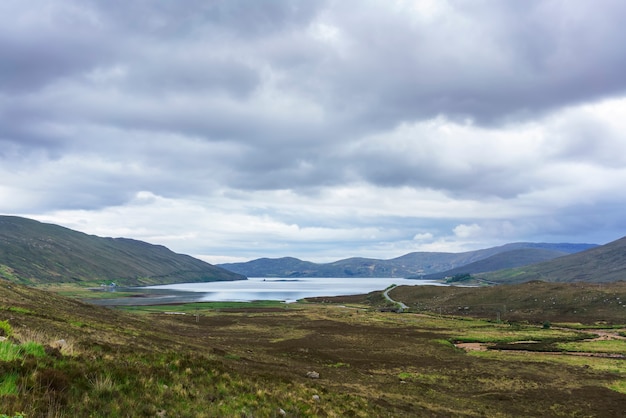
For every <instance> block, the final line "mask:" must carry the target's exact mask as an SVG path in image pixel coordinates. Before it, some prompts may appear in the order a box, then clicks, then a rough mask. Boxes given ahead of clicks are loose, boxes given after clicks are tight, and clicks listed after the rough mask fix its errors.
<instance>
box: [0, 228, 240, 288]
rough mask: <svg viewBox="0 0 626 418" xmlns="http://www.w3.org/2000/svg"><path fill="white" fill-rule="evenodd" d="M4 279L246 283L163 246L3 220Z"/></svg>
mask: <svg viewBox="0 0 626 418" xmlns="http://www.w3.org/2000/svg"><path fill="white" fill-rule="evenodd" d="M0 278H3V279H7V280H12V281H15V282H20V283H25V284H41V283H63V282H76V283H79V282H98V281H108V282H110V281H115V282H116V283H118V284H123V285H150V284H167V283H181V282H208V281H218V280H242V279H245V278H246V277H245V276H242V275H241V274H237V273H233V272H231V271H227V270H224V269H222V268H220V267H216V266H213V265H211V264H209V263H206V262H204V261H201V260H198V259H195V258H193V257H190V256H188V255H182V254H176V253H174V252H172V251H170V250H169V249H167V248H166V247H163V246H161V245H152V244H148V243H146V242H143V241H137V240H133V239H127V238H101V237H97V236H95V235H87V234H84V233H82V232H77V231H73V230H71V229H68V228H64V227H61V226H58V225H53V224H47V223H42V222H38V221H34V220H32V219H26V218H20V217H16V216H0Z"/></svg>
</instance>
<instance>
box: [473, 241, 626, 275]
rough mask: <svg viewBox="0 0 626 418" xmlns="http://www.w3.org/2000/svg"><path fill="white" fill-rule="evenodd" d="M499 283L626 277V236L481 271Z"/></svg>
mask: <svg viewBox="0 0 626 418" xmlns="http://www.w3.org/2000/svg"><path fill="white" fill-rule="evenodd" d="M480 277H482V278H484V279H486V280H489V281H493V282H499V283H521V282H527V281H531V280H542V281H546V282H590V283H602V282H614V281H618V280H626V237H624V238H620V239H618V240H616V241H613V242H610V243H608V244H605V245H601V246H599V247H595V248H591V249H589V250H586V251H583V252H580V253H576V254H571V255H568V256H565V257H559V258H555V259H553V260H550V261H545V262H542V263H538V264H533V265H529V266H525V267H519V268H515V269H507V270H501V271H497V272H492V273H486V274H481V275H480Z"/></svg>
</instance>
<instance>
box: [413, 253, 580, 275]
mask: <svg viewBox="0 0 626 418" xmlns="http://www.w3.org/2000/svg"><path fill="white" fill-rule="evenodd" d="M567 254H568V253H566V252H563V251H556V250H546V249H542V248H520V249H517V250H511V251H505V252H503V253H498V254H495V255H492V256H491V257H488V258H485V259H483V260H479V261H475V262H473V263H469V264H466V265H464V266H461V267H457V268H454V269H452V270H447V271H444V272H441V273H434V274H428V275H426V276H424V278H425V279H442V278H444V277H453V276H455V275H458V274H476V273H484V272H489V271H496V270H502V269H506V268H514V267H521V266H527V265H529V264H535V263H540V262H542V261H547V260H552V259H554V258H557V257H563V256H565V255H567Z"/></svg>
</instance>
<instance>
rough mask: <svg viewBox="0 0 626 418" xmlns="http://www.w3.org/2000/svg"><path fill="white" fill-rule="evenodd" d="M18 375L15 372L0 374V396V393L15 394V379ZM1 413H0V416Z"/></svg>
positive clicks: (16, 390) (0, 394)
mask: <svg viewBox="0 0 626 418" xmlns="http://www.w3.org/2000/svg"><path fill="white" fill-rule="evenodd" d="M18 378H19V375H18V374H17V373H7V374H4V375H0V396H2V395H17V394H18V392H19V391H18V388H17V379H18ZM1 416H2V415H0V417H1Z"/></svg>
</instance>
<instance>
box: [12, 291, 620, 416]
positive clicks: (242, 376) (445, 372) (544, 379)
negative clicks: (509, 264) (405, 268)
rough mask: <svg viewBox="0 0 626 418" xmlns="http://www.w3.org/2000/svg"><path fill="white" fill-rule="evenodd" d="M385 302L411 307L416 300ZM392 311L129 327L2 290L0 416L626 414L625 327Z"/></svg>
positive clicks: (307, 310)
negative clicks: (464, 346) (466, 346)
mask: <svg viewBox="0 0 626 418" xmlns="http://www.w3.org/2000/svg"><path fill="white" fill-rule="evenodd" d="M511 289H513V290H511V292H513V294H512V298H513V297H516V296H515V295H516V293H515V292H516V288H511ZM423 291H424V292H426V293H427V294H428V295H429V296H428V297H429V298H432V295H431V294H430V292H431V289H423ZM432 291H433V292H437V290H432ZM390 294H391V295H392V296H393V297H394V298H395V299H396V300H402V299H400V298H399V296H406V300H402V301H403V302H405V303H407V304H409V305H411V303H414V301H413V300H412V299H410V298H409V294H408V293H407V289H394V290H392V291H391V292H390ZM547 295H548V294H547ZM437 297H440V298H444V295H443V294H442V295H439V296H437ZM547 297H555V296H554V295H552V296H550V295H548V296H547ZM616 297H620V296H616ZM470 299H471V298H470ZM441 300H443V299H441ZM468 300H469V299H468ZM384 304H385V301H384V299H383V298H382V296H381V294H380V292H375V293H372V294H370V295H362V296H355V297H344V298H323V299H317V300H311V301H308V302H302V303H297V304H290V305H284V304H278V303H275V302H274V303H259V304H234V305H233V304H221V305H215V304H199V303H196V304H188V305H178V306H172V305H168V306H165V307H163V306H162V307H150V306H147V307H135V308H132V312H127V311H124V310H116V309H110V308H103V307H99V306H93V305H89V304H85V303H82V302H79V301H77V300H74V299H69V298H66V297H62V296H58V295H56V294H54V293H51V292H46V291H41V290H38V289H33V288H28V287H23V286H19V285H13V284H10V283H8V282H0V335H2V334H5V335H4V336H5V338H7V339H6V340H5V341H3V342H2V343H1V344H2V345H1V346H0V376H2V377H0V416H1V414H2V413H4V414H7V415H9V416H14V415H16V414H17V413H20V414H23V415H24V416H26V417H40V416H42V417H61V416H63V417H74V416H103V417H104V416H106V417H115V416H119V417H126V416H128V417H137V416H151V417H156V416H161V417H196V416H207V417H210V416H226V417H231V416H232V417H273V416H274V417H280V416H290V417H309V416H319V417H344V416H356V417H369V416H372V417H385V416H389V417H404V416H406V417H415V416H418V417H419V416H426V417H454V416H458V417H484V416H488V417H492V416H493V417H519V416H555V417H557V416H561V417H569V416H572V417H583V416H584V417H588V416H596V417H615V416H623V415H624V414H625V413H626V360H625V359H624V357H623V354H624V353H625V352H626V345H625V344H626V342H625V341H624V340H623V337H622V336H621V335H620V332H622V333H623V332H625V329H624V328H623V327H624V324H623V323H622V324H620V323H618V322H617V321H611V322H610V323H608V322H607V321H606V320H605V318H604V319H603V321H604V322H603V323H602V324H595V322H597V321H592V320H591V319H590V318H591V316H589V317H584V318H581V317H580V316H579V317H578V319H582V321H577V322H565V321H561V322H559V321H557V319H559V318H560V319H563V318H565V316H564V317H558V318H557V316H555V318H547V317H545V315H544V314H545V312H544V311H542V312H541V315H539V316H537V317H536V318H534V319H533V320H522V319H518V320H516V321H513V322H508V321H496V320H495V319H492V318H490V317H491V316H492V315H491V313H489V314H488V315H485V316H486V317H485V318H482V319H481V318H479V315H478V316H476V317H473V316H470V315H469V314H467V313H466V312H465V309H463V312H462V313H463V314H462V315H456V314H457V313H458V310H457V311H456V312H455V315H452V314H447V315H446V314H445V313H442V314H441V315H440V314H439V307H438V306H436V307H433V309H432V310H427V309H422V310H419V311H418V310H414V311H410V312H409V313H403V314H396V313H390V312H380V311H379V309H378V308H379V307H380V306H383V305H384ZM508 306H509V305H508V304H507V307H508ZM511 306H513V305H511ZM618 306H619V305H618ZM464 307H465V306H463V308H464ZM412 308H413V309H414V308H415V305H413V306H412ZM125 309H128V308H125ZM509 309H510V308H509ZM469 310H470V311H471V309H469ZM140 313H141V314H140ZM513 314H515V312H508V311H507V315H510V316H513ZM622 318H623V317H622ZM547 319H551V320H552V323H551V324H546V320H547ZM557 323H558V326H557ZM570 325H571V326H570ZM599 328H601V329H602V331H600V330H599ZM599 332H602V334H599ZM620 337H621V338H620ZM463 343H466V344H474V346H472V347H474V348H476V349H472V350H466V349H462V348H459V347H460V346H457V345H455V344H463ZM461 347H462V346H461ZM3 350H5V351H6V353H7V354H6V358H3V357H2V353H3Z"/></svg>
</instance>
